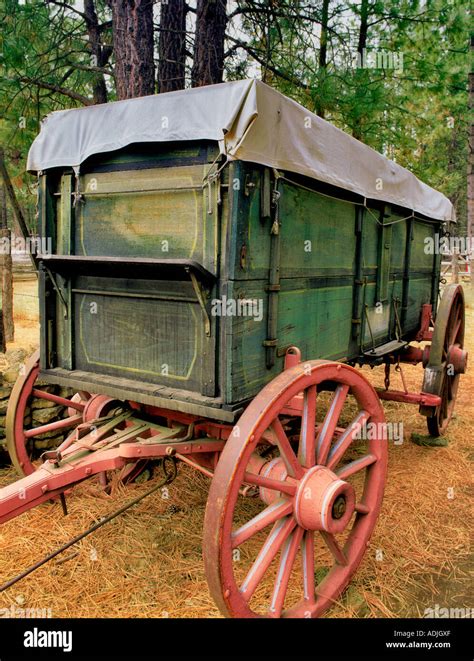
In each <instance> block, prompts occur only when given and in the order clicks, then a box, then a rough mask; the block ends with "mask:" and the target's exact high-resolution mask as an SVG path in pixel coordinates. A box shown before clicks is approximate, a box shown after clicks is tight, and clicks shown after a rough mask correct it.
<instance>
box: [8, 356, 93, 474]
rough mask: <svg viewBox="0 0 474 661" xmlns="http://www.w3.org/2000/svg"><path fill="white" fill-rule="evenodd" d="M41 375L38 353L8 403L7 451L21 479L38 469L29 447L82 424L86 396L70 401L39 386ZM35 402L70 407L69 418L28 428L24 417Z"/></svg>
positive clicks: (29, 363) (18, 382) (15, 386)
mask: <svg viewBox="0 0 474 661" xmlns="http://www.w3.org/2000/svg"><path fill="white" fill-rule="evenodd" d="M38 374H39V351H36V352H35V353H34V354H33V355H32V356H31V357H30V359H29V360H28V361H27V363H26V364H25V369H24V372H23V373H22V374H20V376H19V377H18V379H17V381H16V383H15V385H14V386H13V390H12V393H11V395H10V399H9V402H8V409H7V417H6V437H7V449H8V453H9V455H10V458H11V460H12V463H13V465H14V466H15V468H16V470H17V471H18V473H19V474H20V475H30V474H31V473H33V472H34V471H35V470H36V468H35V466H34V464H33V461H32V456H31V450H30V447H29V445H30V443H31V441H32V440H33V439H34V438H36V437H38V436H40V435H41V434H44V433H47V432H50V431H58V432H60V431H62V430H68V429H70V428H71V427H74V426H75V425H78V424H79V423H80V422H82V411H83V410H84V407H85V404H86V402H85V398H86V397H87V394H84V395H80V394H79V393H77V394H75V395H74V396H73V397H72V398H71V399H67V398H66V397H60V396H58V395H55V394H53V393H50V392H46V390H42V389H41V386H36V381H37V379H38ZM32 398H37V399H43V400H47V401H50V402H54V403H55V404H56V405H57V406H65V407H67V414H68V415H67V417H64V418H60V419H59V420H56V421H55V422H49V423H47V424H44V425H41V426H38V427H34V428H28V429H26V428H25V422H24V420H25V413H26V409H27V407H28V405H29V404H30V403H31V399H32Z"/></svg>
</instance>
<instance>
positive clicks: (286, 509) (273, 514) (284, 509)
mask: <svg viewBox="0 0 474 661" xmlns="http://www.w3.org/2000/svg"><path fill="white" fill-rule="evenodd" d="M292 511H293V504H292V503H291V502H290V501H288V500H286V499H283V498H281V499H280V500H278V501H277V502H276V503H272V505H268V507H266V508H265V509H264V510H263V511H262V512H260V514H257V516H254V517H253V519H250V521H247V523H245V524H244V525H243V526H241V527H240V528H238V529H237V530H235V531H234V532H233V533H232V548H233V549H235V548H237V547H238V546H240V545H241V544H243V543H244V542H246V541H247V540H248V539H250V538H251V537H253V536H254V535H256V534H257V533H258V532H260V531H261V530H263V529H264V528H266V527H267V526H269V525H270V524H271V523H275V521H278V519H282V518H283V517H285V516H287V515H288V514H290V513H291V512H292Z"/></svg>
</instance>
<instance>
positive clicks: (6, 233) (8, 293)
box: [0, 182, 15, 342]
mask: <svg viewBox="0 0 474 661" xmlns="http://www.w3.org/2000/svg"><path fill="white" fill-rule="evenodd" d="M0 266H1V282H0V287H1V292H2V312H3V314H2V317H3V328H2V331H3V332H2V335H3V341H4V342H13V340H14V336H15V326H14V321H13V263H12V256H11V232H10V230H9V229H8V223H7V198H6V194H5V186H4V185H3V184H2V183H1V182H0Z"/></svg>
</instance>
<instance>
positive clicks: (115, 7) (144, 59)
mask: <svg viewBox="0 0 474 661" xmlns="http://www.w3.org/2000/svg"><path fill="white" fill-rule="evenodd" d="M107 4H108V5H109V7H110V8H111V9H112V29H113V45H114V53H115V86H116V91H117V97H118V99H131V98H133V97H137V96H147V95H148V94H154V92H155V63H154V60H153V0H108V3H107Z"/></svg>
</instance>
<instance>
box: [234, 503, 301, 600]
mask: <svg viewBox="0 0 474 661" xmlns="http://www.w3.org/2000/svg"><path fill="white" fill-rule="evenodd" d="M295 526H296V521H295V519H294V518H293V517H292V516H289V517H286V518H284V519H280V520H279V521H277V522H276V523H275V525H274V526H273V528H272V531H271V533H270V534H269V536H268V537H267V540H266V541H265V544H264V545H263V546H262V548H261V550H260V552H259V554H258V556H257V558H256V559H255V562H254V563H253V565H252V567H251V568H250V571H249V572H248V574H247V576H246V578H245V580H244V582H243V584H242V587H241V588H240V592H241V594H242V595H243V596H244V597H245V599H246V600H247V601H249V600H250V599H251V597H252V595H253V593H254V592H255V590H256V589H257V586H258V584H259V583H260V581H261V580H262V578H263V576H264V574H265V572H266V571H267V569H268V568H269V566H270V565H271V563H272V561H273V559H274V558H275V556H276V554H277V553H278V551H279V550H280V549H281V547H282V546H283V544H284V543H285V540H286V539H287V538H288V536H289V535H290V534H291V532H292V530H293V528H295Z"/></svg>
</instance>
